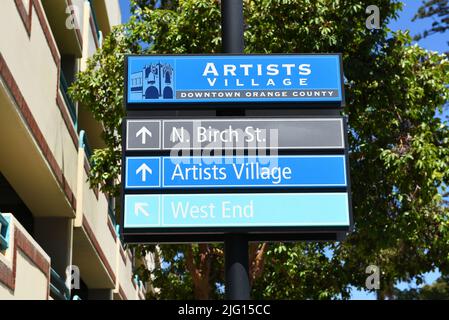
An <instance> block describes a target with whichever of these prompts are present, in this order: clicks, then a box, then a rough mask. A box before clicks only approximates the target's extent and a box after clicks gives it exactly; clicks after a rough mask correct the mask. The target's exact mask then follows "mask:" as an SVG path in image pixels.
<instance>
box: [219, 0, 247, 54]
mask: <svg viewBox="0 0 449 320" xmlns="http://www.w3.org/2000/svg"><path fill="white" fill-rule="evenodd" d="M221 38H222V41H223V52H224V53H243V48H244V42H243V1H242V0H222V1H221Z"/></svg>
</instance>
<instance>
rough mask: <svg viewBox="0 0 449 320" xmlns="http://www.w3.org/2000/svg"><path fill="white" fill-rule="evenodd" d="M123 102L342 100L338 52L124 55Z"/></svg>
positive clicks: (338, 101)
mask: <svg viewBox="0 0 449 320" xmlns="http://www.w3.org/2000/svg"><path fill="white" fill-rule="evenodd" d="M127 59H128V60H127V61H128V75H127V89H126V90H127V103H128V104H155V103H156V104H164V103H165V104H166V103H210V102H227V103H228V102H334V103H340V102H342V97H343V95H342V76H341V70H340V56H339V55H240V56H236V55H228V56H226V55H223V56H220V55H211V56H188V55H184V56H169V55H164V56H158V55H147V56H128V57H127Z"/></svg>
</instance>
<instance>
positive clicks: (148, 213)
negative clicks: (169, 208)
mask: <svg viewBox="0 0 449 320" xmlns="http://www.w3.org/2000/svg"><path fill="white" fill-rule="evenodd" d="M160 201H161V198H160V195H157V194H156V195H131V194H130V195H126V196H125V223H124V225H125V227H127V228H134V227H135V228H143V227H159V226H160V224H161V220H160V215H161V212H162V211H161V203H160Z"/></svg>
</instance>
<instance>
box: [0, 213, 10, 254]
mask: <svg viewBox="0 0 449 320" xmlns="http://www.w3.org/2000/svg"><path fill="white" fill-rule="evenodd" d="M8 247H9V218H6V217H4V216H3V215H2V214H1V212H0V250H6V249H8Z"/></svg>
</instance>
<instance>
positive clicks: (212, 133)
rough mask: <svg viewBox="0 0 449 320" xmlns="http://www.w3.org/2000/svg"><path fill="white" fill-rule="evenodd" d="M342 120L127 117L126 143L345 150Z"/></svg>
mask: <svg viewBox="0 0 449 320" xmlns="http://www.w3.org/2000/svg"><path fill="white" fill-rule="evenodd" d="M343 121H344V120H343V118H342V117H335V118H275V119H261V118H248V119H194V120H193V119H176V120H143V119H138V120H137V119H128V120H126V126H127V135H126V146H127V150H129V151H134V150H140V151H145V150H148V151H152V150H265V149H283V150H302V149H335V150H338V149H340V150H342V149H344V148H345V141H344V122H343ZM161 126H162V128H161ZM148 132H150V134H148ZM159 132H160V133H159Z"/></svg>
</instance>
